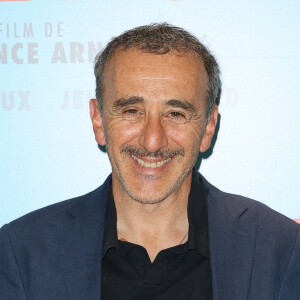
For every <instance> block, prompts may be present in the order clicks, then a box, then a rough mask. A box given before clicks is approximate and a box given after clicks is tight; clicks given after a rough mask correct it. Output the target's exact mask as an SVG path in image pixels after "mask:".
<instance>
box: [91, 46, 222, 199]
mask: <svg viewBox="0 0 300 300" xmlns="http://www.w3.org/2000/svg"><path fill="white" fill-rule="evenodd" d="M103 82H104V96H103V112H102V115H99V114H98V113H97V111H96V109H95V106H96V100H92V101H91V116H92V119H93V125H94V131H95V135H96V140H97V141H98V143H99V144H101V145H104V144H106V146H107V152H108V155H109V158H110V161H111V165H112V176H113V190H114V192H117V193H118V195H120V193H121V194H122V195H124V196H125V197H128V196H129V197H130V198H132V199H134V200H136V201H138V202H142V203H157V202H160V201H162V200H164V199H165V198H167V197H168V196H170V195H172V194H174V193H176V192H177V191H178V190H179V189H180V188H181V187H182V185H188V184H189V182H190V177H191V173H190V171H191V170H192V168H193V166H194V164H195V162H196V160H197V156H198V153H199V150H201V151H205V150H207V148H208V147H209V144H210V140H211V138H212V136H213V131H214V127H215V123H216V116H217V109H216V108H215V110H214V112H213V116H212V117H211V118H210V120H208V123H207V119H206V93H207V83H208V76H207V73H206V71H205V68H204V66H203V64H202V62H200V61H199V60H198V59H197V58H196V56H195V55H194V54H192V53H187V54H184V55H174V54H171V53H168V54H163V55H156V54H148V53H143V52H141V51H139V50H137V49H129V50H127V51H125V52H121V51H118V52H116V53H115V54H114V55H113V56H112V58H111V59H110V61H109V62H108V64H107V66H106V68H105V71H104V81H103ZM202 137H203V139H202Z"/></svg>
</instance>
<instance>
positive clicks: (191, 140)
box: [167, 126, 200, 149]
mask: <svg viewBox="0 0 300 300" xmlns="http://www.w3.org/2000/svg"><path fill="white" fill-rule="evenodd" d="M167 136H168V138H169V139H170V140H172V141H173V142H175V143H176V144H178V145H180V146H181V147H182V148H187V149H188V147H190V146H192V145H195V144H197V145H198V143H199V140H200V134H199V133H198V130H196V129H195V128H194V127H192V126H171V127H169V128H168V130H167Z"/></svg>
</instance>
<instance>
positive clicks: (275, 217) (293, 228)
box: [201, 175, 298, 239]
mask: <svg viewBox="0 0 300 300" xmlns="http://www.w3.org/2000/svg"><path fill="white" fill-rule="evenodd" d="M201 180H202V181H203V183H204V184H205V185H206V186H207V187H208V189H209V194H208V203H209V202H210V206H211V207H217V208H218V210H219V211H221V212H222V213H223V214H225V215H229V216H231V217H237V218H238V219H239V220H240V222H245V223H247V222H248V223H249V224H255V225H256V226H257V229H258V230H259V231H260V232H263V233H265V234H271V235H274V236H278V237H279V238H280V237H281V238H282V239H285V238H288V237H292V238H293V239H294V238H296V236H297V232H298V224H297V223H296V222H295V221H293V220H292V219H290V218H288V217H287V216H284V215H283V214H281V213H280V212H277V211H275V210H274V209H272V208H270V207H268V206H267V205H265V204H263V203H261V202H259V201H257V200H254V199H250V198H247V197H244V196H241V195H235V194H231V193H226V192H223V191H221V190H219V189H218V188H216V187H215V186H213V185H212V184H210V183H209V182H208V181H207V180H206V179H205V178H204V177H203V176H202V175H201ZM285 233H286V235H285Z"/></svg>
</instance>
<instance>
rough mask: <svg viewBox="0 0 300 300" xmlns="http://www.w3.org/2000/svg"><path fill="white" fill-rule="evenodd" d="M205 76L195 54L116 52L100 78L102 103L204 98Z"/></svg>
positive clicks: (200, 62) (134, 50)
mask: <svg viewBox="0 0 300 300" xmlns="http://www.w3.org/2000/svg"><path fill="white" fill-rule="evenodd" d="M207 83H208V76H207V73H206V70H205V67H204V64H203V62H202V61H201V60H200V58H199V57H198V56H196V54H194V53H192V52H187V53H184V54H174V53H167V54H159V55H158V54H152V53H144V52H142V51H140V50H138V49H135V48H132V49H128V50H126V51H116V53H114V54H113V56H112V57H111V58H110V60H109V62H108V64H107V65H106V67H105V70H104V74H103V84H104V99H105V98H106V96H108V95H109V97H110V98H111V97H112V98H114V99H117V98H119V97H128V96H134V95H139V96H142V97H144V98H145V99H147V97H155V98H160V97H170V96H172V97H173V98H174V97H175V98H178V97H180V98H185V100H188V101H189V100H191V99H194V98H199V97H200V98H203V99H204V98H205V96H206V91H207Z"/></svg>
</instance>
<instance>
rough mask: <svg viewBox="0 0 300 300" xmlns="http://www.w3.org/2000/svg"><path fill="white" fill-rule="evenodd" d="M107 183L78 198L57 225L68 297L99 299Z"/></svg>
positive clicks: (74, 299) (80, 299) (73, 299)
mask: <svg viewBox="0 0 300 300" xmlns="http://www.w3.org/2000/svg"><path fill="white" fill-rule="evenodd" d="M110 180H111V177H109V178H108V179H107V180H106V182H105V183H104V184H103V186H101V187H100V188H98V189H97V190H95V191H94V192H92V193H90V194H87V195H85V196H83V197H80V198H79V199H78V201H77V202H76V203H75V204H74V205H73V206H72V207H70V208H69V209H68V211H67V212H66V216H65V221H64V222H62V223H61V224H58V225H57V230H58V245H59V254H60V258H61V265H62V272H63V278H64V281H65V285H66V288H67V294H68V297H69V299H72V300H76V299H78V300H82V299H87V300H88V299H91V300H96V299H100V298H101V255H102V244H103V236H104V227H105V226H104V224H105V213H106V200H107V192H108V187H109V182H110Z"/></svg>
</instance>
